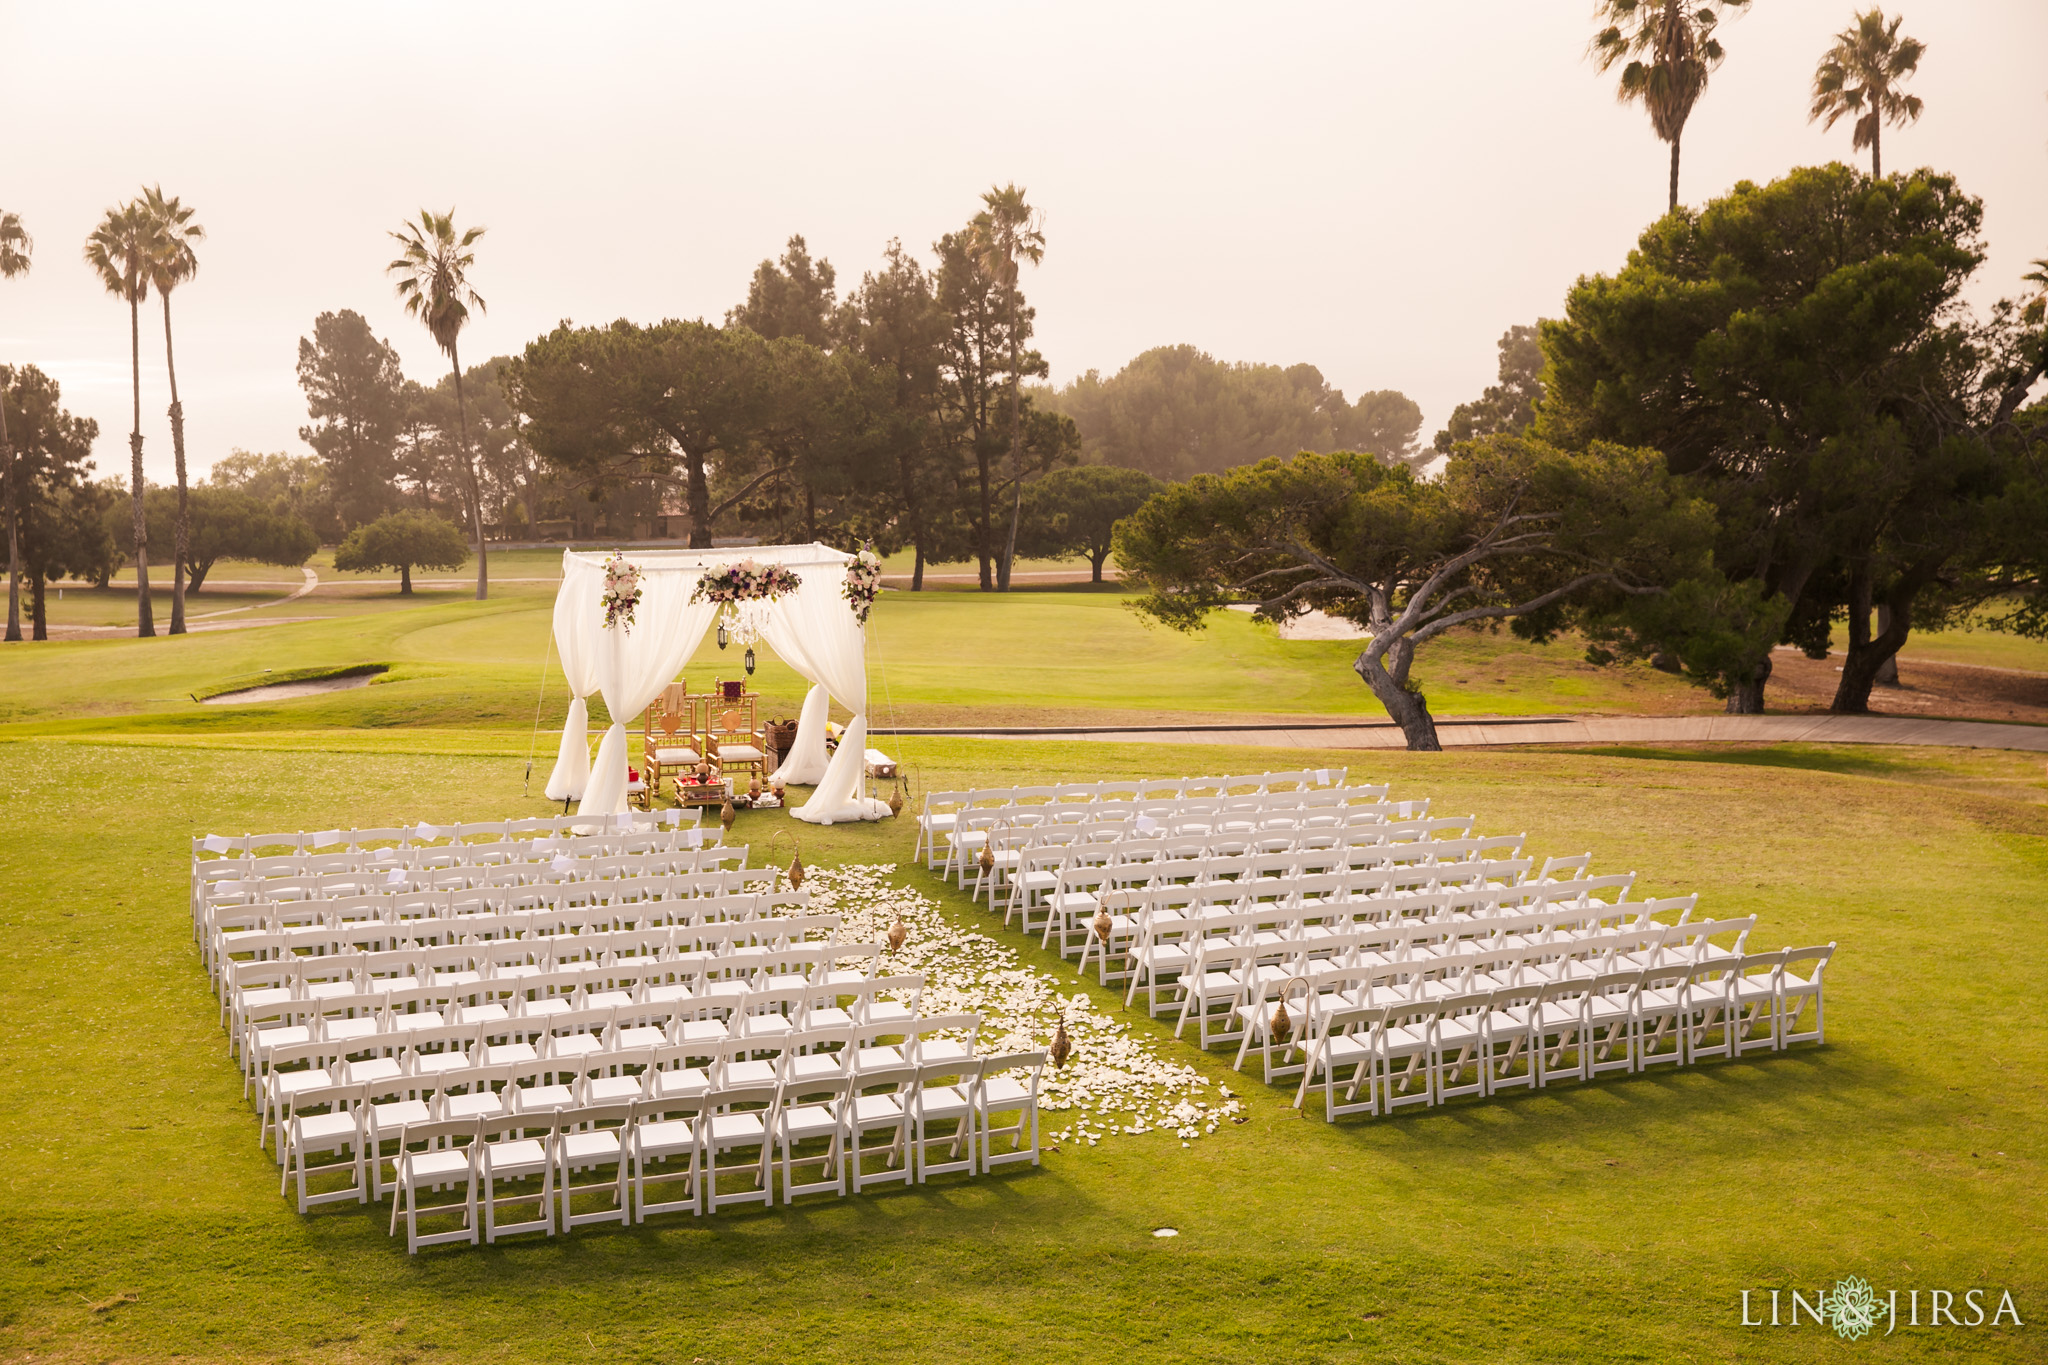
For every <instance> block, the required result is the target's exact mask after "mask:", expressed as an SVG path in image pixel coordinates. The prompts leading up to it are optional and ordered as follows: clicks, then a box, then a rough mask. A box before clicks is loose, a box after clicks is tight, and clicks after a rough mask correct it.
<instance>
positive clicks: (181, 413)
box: [161, 289, 189, 635]
mask: <svg viewBox="0 0 2048 1365" xmlns="http://www.w3.org/2000/svg"><path fill="white" fill-rule="evenodd" d="M161 292H162V294H163V299H164V371H165V372H166V373H167V374H168V375H169V376H170V379H171V454H172V456H173V457H174V458H175V459H176V460H177V462H178V525H177V529H176V530H175V531H174V532H173V533H172V538H171V553H172V559H171V634H173V635H183V634H184V633H185V574H186V561H187V551H186V546H187V536H188V534H189V533H188V532H187V530H186V526H187V524H188V523H187V521H186V510H185V405H184V404H183V403H180V402H179V401H178V361H177V357H176V356H174V355H173V354H172V352H171V293H170V291H169V290H168V289H165V290H162V291H161Z"/></svg>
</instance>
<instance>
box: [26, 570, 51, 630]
mask: <svg viewBox="0 0 2048 1365" xmlns="http://www.w3.org/2000/svg"><path fill="white" fill-rule="evenodd" d="M31 584H32V586H31V587H30V588H29V594H28V595H29V615H30V616H31V617H33V618H34V623H35V624H34V626H33V628H32V631H31V638H33V639H37V640H47V639H49V638H50V618H49V616H48V614H47V613H46V612H45V611H44V610H43V576H42V575H41V574H37V575H35V576H34V578H33V579H32V580H31Z"/></svg>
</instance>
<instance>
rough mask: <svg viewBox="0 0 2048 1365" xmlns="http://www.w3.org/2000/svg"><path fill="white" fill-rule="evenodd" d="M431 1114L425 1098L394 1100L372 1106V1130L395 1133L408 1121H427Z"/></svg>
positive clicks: (374, 1131)
mask: <svg viewBox="0 0 2048 1365" xmlns="http://www.w3.org/2000/svg"><path fill="white" fill-rule="evenodd" d="M428 1117H429V1115H428V1113H427V1104H426V1101H425V1100H393V1101H392V1102H391V1103H389V1104H373V1105H371V1106H370V1131H371V1132H373V1133H395V1132H397V1131H398V1130H399V1129H401V1128H403V1127H405V1126H406V1125H407V1124H408V1123H425V1122H426V1121H427V1119H428Z"/></svg>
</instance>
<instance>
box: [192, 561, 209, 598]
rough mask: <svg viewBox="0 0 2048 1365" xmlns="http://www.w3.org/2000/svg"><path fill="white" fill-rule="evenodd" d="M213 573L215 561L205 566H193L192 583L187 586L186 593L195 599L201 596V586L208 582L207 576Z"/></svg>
mask: <svg viewBox="0 0 2048 1365" xmlns="http://www.w3.org/2000/svg"><path fill="white" fill-rule="evenodd" d="M212 572H213V561H211V560H208V561H207V562H206V563H204V564H194V565H192V566H191V581H190V582H188V583H187V584H186V585H185V591H186V592H188V593H190V594H192V595H193V596H194V597H197V596H198V595H199V588H200V585H201V584H203V583H205V582H206V576H207V575H208V574H210V573H212Z"/></svg>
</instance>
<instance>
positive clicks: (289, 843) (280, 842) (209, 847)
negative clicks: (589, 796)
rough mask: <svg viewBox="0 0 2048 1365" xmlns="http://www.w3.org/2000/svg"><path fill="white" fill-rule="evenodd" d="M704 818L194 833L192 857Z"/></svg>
mask: <svg viewBox="0 0 2048 1365" xmlns="http://www.w3.org/2000/svg"><path fill="white" fill-rule="evenodd" d="M702 818H703V812H702V810H701V809H695V808H692V809H690V810H682V809H676V810H663V811H657V812H647V811H627V812H623V813H621V814H619V815H614V816H595V815H543V816H535V817H523V818H518V819H510V820H470V821H462V822H458V823H450V824H442V825H435V824H431V823H428V822H425V821H421V822H419V823H416V824H411V825H387V826H382V827H379V828H374V829H350V830H340V829H331V830H296V831H288V832H282V833H275V834H233V835H220V834H207V835H194V836H193V838H192V856H193V857H194V858H200V857H202V856H211V857H234V856H238V855H243V854H250V853H254V852H256V851H258V850H261V849H275V850H278V851H280V852H313V851H317V850H319V849H322V848H331V847H333V846H335V845H336V844H337V843H346V844H347V845H348V846H349V847H351V848H358V847H362V846H364V845H367V844H376V843H394V842H396V843H406V844H413V843H417V844H432V843H435V842H437V841H440V840H447V841H448V842H449V843H471V842H475V841H478V840H484V841H488V842H497V841H501V840H516V841H526V840H532V839H545V838H549V837H562V836H581V837H588V836H591V835H601V834H606V833H609V834H612V835H615V836H624V835H630V834H635V833H649V832H659V831H661V830H664V829H667V830H674V829H676V828H677V827H682V828H688V827H689V826H691V825H694V824H696V823H697V822H698V821H699V820H701V819H702Z"/></svg>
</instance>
